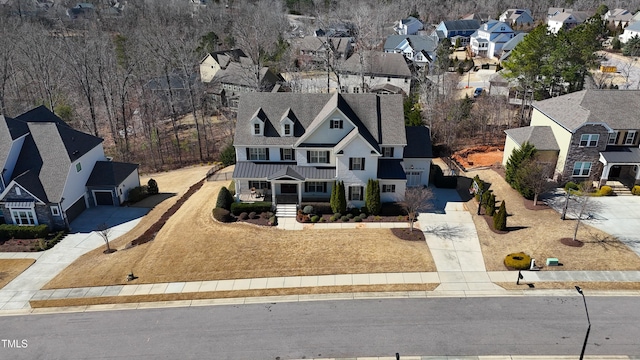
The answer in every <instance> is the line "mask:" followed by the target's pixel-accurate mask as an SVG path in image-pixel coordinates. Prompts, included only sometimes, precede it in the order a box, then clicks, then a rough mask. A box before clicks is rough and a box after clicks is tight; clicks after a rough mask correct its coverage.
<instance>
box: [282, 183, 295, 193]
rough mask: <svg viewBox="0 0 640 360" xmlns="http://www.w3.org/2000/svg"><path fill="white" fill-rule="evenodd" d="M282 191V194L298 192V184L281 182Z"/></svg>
mask: <svg viewBox="0 0 640 360" xmlns="http://www.w3.org/2000/svg"><path fill="white" fill-rule="evenodd" d="M280 193H281V194H297V193H298V185H296V184H280Z"/></svg>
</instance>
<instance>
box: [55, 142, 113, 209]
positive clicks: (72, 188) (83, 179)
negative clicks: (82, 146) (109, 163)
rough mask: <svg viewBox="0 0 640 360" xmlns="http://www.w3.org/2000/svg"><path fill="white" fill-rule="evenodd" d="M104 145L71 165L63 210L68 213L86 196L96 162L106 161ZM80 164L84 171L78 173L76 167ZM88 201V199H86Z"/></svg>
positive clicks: (100, 145) (95, 148)
mask: <svg viewBox="0 0 640 360" xmlns="http://www.w3.org/2000/svg"><path fill="white" fill-rule="evenodd" d="M106 160H107V158H106V157H105V156H104V150H103V149H102V144H99V145H98V146H96V147H94V148H93V149H91V150H90V151H89V152H87V153H86V154H84V156H82V157H81V158H80V159H78V160H76V161H74V162H72V163H71V166H70V167H69V172H68V174H67V183H66V184H65V186H64V191H63V193H62V197H64V199H65V200H64V203H63V210H64V211H66V210H67V209H68V208H69V207H70V206H71V205H73V203H74V202H75V201H76V200H78V199H79V198H80V197H82V196H85V194H86V192H87V191H86V184H87V180H89V176H90V175H91V171H93V166H94V165H95V164H96V161H106ZM78 163H80V165H81V167H82V170H80V172H78V171H76V165H77V164H78ZM85 201H86V199H85Z"/></svg>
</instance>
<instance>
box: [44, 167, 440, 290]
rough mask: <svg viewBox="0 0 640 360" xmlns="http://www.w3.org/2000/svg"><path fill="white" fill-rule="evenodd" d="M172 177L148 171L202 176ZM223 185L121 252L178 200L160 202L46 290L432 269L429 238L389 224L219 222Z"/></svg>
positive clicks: (169, 180) (172, 182) (164, 188)
mask: <svg viewBox="0 0 640 360" xmlns="http://www.w3.org/2000/svg"><path fill="white" fill-rule="evenodd" d="M206 170H207V169H203V173H202V174H204V173H205V172H206ZM225 171H232V169H231V168H227V169H225ZM172 175H173V172H171V173H163V174H154V175H153V178H154V179H156V180H157V181H158V185H159V187H160V191H161V192H174V191H175V189H176V188H179V190H181V192H184V191H185V190H186V189H187V188H188V187H189V186H190V185H191V184H193V183H195V182H197V181H198V180H200V179H201V177H198V176H194V174H189V176H188V174H186V173H180V172H176V176H175V177H174V176H172ZM196 175H197V174H196ZM227 185H228V182H227V181H224V182H205V184H204V186H203V187H202V188H201V189H200V190H199V191H198V192H196V193H195V194H194V195H193V196H192V197H191V198H190V199H189V200H188V201H187V202H185V204H184V205H183V206H182V207H181V208H180V209H179V210H178V212H177V213H176V214H175V215H174V216H172V217H171V218H170V219H169V221H167V223H166V224H165V226H164V227H163V228H162V230H160V232H158V235H157V236H156V238H155V240H154V241H151V242H149V243H147V244H144V245H140V246H137V247H134V248H130V249H124V245H125V244H126V243H127V242H129V241H131V240H132V239H133V236H134V235H135V234H141V233H142V232H143V231H144V229H145V228H146V227H148V226H149V225H150V224H151V223H152V220H153V219H157V218H159V216H160V215H161V214H162V212H164V210H165V209H166V208H168V207H169V206H170V205H171V204H173V203H174V202H175V200H177V198H178V197H177V196H176V197H173V198H170V199H168V200H166V201H165V202H162V203H160V204H159V205H158V206H156V208H154V209H153V210H152V211H151V212H150V213H149V214H148V215H147V216H146V217H145V218H144V219H143V220H142V221H141V222H140V224H139V225H138V226H137V227H136V228H135V229H134V230H133V231H131V232H130V233H128V234H126V235H125V236H123V237H122V238H119V239H117V240H115V241H114V242H113V245H114V247H116V248H118V251H117V252H116V253H113V254H110V255H105V254H103V253H102V249H101V248H100V249H96V250H94V251H92V252H89V253H88V254H85V255H84V256H82V257H80V258H79V259H78V260H77V261H76V262H74V263H73V264H71V265H70V266H69V267H68V268H67V269H65V270H64V271H63V272H62V273H60V274H59V275H58V276H56V277H55V278H54V279H53V280H52V281H51V282H50V283H49V284H47V285H46V286H45V288H48V289H53V288H68V287H83V286H103V285H113V284H124V283H126V281H125V277H126V275H127V274H128V273H129V272H130V271H133V272H134V274H135V275H136V276H138V277H139V278H138V279H137V280H136V283H158V282H172V281H199V280H218V279H239V278H260V277H279V276H304V275H330V274H357V273H380V272H414V271H435V265H434V263H433V259H432V257H431V253H430V252H429V248H428V246H427V245H426V243H424V242H412V241H403V240H400V239H398V238H397V237H395V236H394V235H393V234H392V233H391V231H390V230H388V229H350V230H303V231H283V230H278V229H275V228H262V227H256V226H252V225H246V224H221V223H217V222H215V221H214V220H213V219H212V217H211V210H212V208H213V207H214V206H215V202H216V198H217V194H218V191H219V189H220V188H221V187H222V186H227ZM174 186H175V188H174ZM178 192H180V191H178ZM160 210H162V212H160Z"/></svg>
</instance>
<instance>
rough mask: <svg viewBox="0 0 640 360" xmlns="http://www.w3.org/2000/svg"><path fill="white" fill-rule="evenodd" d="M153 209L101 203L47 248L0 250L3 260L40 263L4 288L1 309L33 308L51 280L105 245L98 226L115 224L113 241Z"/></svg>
mask: <svg viewBox="0 0 640 360" xmlns="http://www.w3.org/2000/svg"><path fill="white" fill-rule="evenodd" d="M148 211H149V209H147V208H133V207H124V208H116V207H111V206H100V207H96V208H91V209H87V210H86V211H84V212H83V213H82V214H81V215H80V216H79V217H78V218H77V219H76V220H75V221H74V222H73V223H72V224H71V229H72V233H70V234H69V235H67V236H66V237H65V238H64V240H62V241H61V242H60V243H58V244H57V245H56V246H54V247H53V248H52V249H49V250H47V251H41V252H37V253H0V259H17V258H33V259H36V262H35V263H34V264H33V265H31V266H30V267H29V268H28V269H27V270H25V271H24V272H23V273H22V274H20V275H18V276H17V277H16V278H15V279H13V280H12V281H11V282H9V283H8V284H7V285H6V286H4V287H3V288H2V289H0V310H7V309H22V308H25V307H29V300H31V299H32V298H33V296H34V295H36V293H37V292H38V291H39V290H40V289H41V288H42V287H43V286H44V285H45V284H47V283H48V282H49V281H51V279H53V278H54V277H55V276H56V275H58V273H60V272H61V271H62V270H63V269H64V268H66V267H67V266H69V265H70V264H71V263H72V262H74V261H75V260H76V259H77V258H79V257H80V256H82V255H83V254H85V253H87V252H89V251H91V250H93V249H96V248H98V247H101V246H104V245H105V244H104V240H103V239H102V237H100V235H98V234H97V233H95V232H93V231H92V230H90V229H95V226H96V225H97V224H99V223H103V222H104V223H106V224H107V225H108V226H111V229H112V230H111V234H110V238H111V240H114V239H116V238H117V237H119V236H121V235H123V234H125V233H127V232H128V231H129V230H131V229H132V228H133V227H134V226H135V225H136V224H137V223H138V222H139V221H140V218H141V217H142V216H144V215H145V214H146V213H147V212H148ZM74 231H75V233H73V232H74Z"/></svg>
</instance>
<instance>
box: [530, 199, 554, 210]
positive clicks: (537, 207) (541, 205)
mask: <svg viewBox="0 0 640 360" xmlns="http://www.w3.org/2000/svg"><path fill="white" fill-rule="evenodd" d="M523 200H524V201H523V203H524V207H525V208H526V209H527V210H534V211H536V210H547V209H551V208H550V207H549V205H547V204H545V203H543V202H542V201H540V200H538V203H537V204H536V205H535V206H534V205H533V200H528V199H524V198H523Z"/></svg>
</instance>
